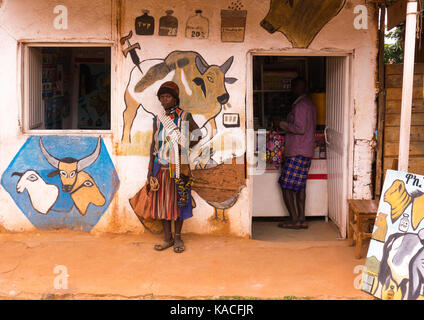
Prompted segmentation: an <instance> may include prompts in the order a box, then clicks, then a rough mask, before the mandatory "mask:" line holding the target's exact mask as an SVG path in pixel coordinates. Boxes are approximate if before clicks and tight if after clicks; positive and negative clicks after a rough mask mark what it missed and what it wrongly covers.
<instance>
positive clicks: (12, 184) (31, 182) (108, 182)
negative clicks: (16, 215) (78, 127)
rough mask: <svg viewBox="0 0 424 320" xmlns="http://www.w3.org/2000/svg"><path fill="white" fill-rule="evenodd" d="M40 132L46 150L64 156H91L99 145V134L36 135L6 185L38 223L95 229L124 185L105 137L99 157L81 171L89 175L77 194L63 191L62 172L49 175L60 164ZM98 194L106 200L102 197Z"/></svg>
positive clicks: (45, 226)
mask: <svg viewBox="0 0 424 320" xmlns="http://www.w3.org/2000/svg"><path fill="white" fill-rule="evenodd" d="M40 138H41V139H42V142H43V145H44V147H45V149H46V151H47V152H48V153H49V154H50V155H51V156H52V157H54V158H56V159H58V160H59V161H60V160H61V159H64V158H68V159H69V158H74V159H76V160H79V159H82V158H85V157H87V156H88V155H90V154H91V153H93V151H95V150H96V146H97V143H98V138H94V137H85V136H41V137H40V136H31V137H30V138H28V140H27V141H26V143H25V144H24V145H23V146H22V148H21V149H20V150H19V152H18V153H17V154H16V156H15V158H14V159H13V160H12V162H11V163H10V165H9V167H8V168H7V169H6V170H5V171H4V173H3V175H2V179H1V184H2V186H3V187H4V188H5V189H6V191H7V192H8V193H9V194H10V196H11V197H12V199H13V200H14V201H15V203H16V204H17V206H18V207H19V208H20V209H21V210H22V212H23V213H24V214H25V215H26V216H27V217H28V219H29V220H30V221H31V222H32V223H33V224H34V226H35V227H37V228H40V229H57V228H67V229H71V230H80V231H90V230H91V229H92V228H93V227H94V226H95V225H96V224H97V222H98V221H99V219H100V218H101V216H102V215H103V214H104V212H105V211H106V209H107V208H108V206H109V205H110V203H111V201H112V199H113V196H114V194H115V192H116V191H117V189H118V187H119V178H118V175H117V173H116V170H115V167H114V165H113V162H112V160H111V158H110V156H109V154H108V152H107V149H106V146H105V145H104V142H103V140H102V139H101V138H100V145H101V149H100V153H99V156H98V157H97V159H96V160H95V162H94V163H92V164H91V165H90V166H88V167H87V168H85V169H83V170H82V171H81V172H79V173H77V174H76V176H78V177H79V179H83V177H86V178H85V182H84V185H80V186H79V187H78V182H76V184H75V185H74V188H73V190H72V195H73V196H74V197H75V199H73V197H72V196H71V193H69V192H64V191H63V189H62V180H61V178H60V174H58V175H56V176H49V173H51V172H53V171H55V170H57V169H56V168H55V167H53V166H52V164H50V163H49V162H48V161H47V159H46V157H45V156H44V155H43V153H42V151H41V148H40ZM68 162H69V161H68ZM71 162H72V161H71ZM83 180H84V179H83ZM83 180H81V181H83ZM75 181H76V180H75ZM41 190H42V191H41ZM19 191H20V192H19ZM77 192H78V193H77ZM90 192H91V193H90ZM93 194H96V195H97V198H98V199H101V200H97V202H96V201H95V200H94V199H95V198H94V196H93ZM77 196H79V198H78V197H77ZM90 197H92V199H93V200H91V198H90ZM81 199H83V200H81ZM86 199H88V201H86ZM91 201H92V202H91ZM93 202H94V203H93ZM87 203H88V206H87ZM95 203H97V205H96V204H95ZM76 204H77V205H76ZM78 206H79V208H78ZM81 208H83V209H81Z"/></svg>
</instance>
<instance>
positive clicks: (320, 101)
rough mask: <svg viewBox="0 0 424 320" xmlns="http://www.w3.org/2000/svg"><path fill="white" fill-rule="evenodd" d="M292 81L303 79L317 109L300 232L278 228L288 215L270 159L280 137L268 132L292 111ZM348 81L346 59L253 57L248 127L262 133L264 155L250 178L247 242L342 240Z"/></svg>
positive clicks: (275, 166)
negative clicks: (262, 163) (303, 224)
mask: <svg viewBox="0 0 424 320" xmlns="http://www.w3.org/2000/svg"><path fill="white" fill-rule="evenodd" d="M297 77H301V78H303V79H305V81H306V84H307V91H308V96H309V98H310V99H311V100H312V101H313V102H314V104H315V106H316V108H317V127H316V136H315V138H316V146H315V149H314V156H313V159H312V164H311V168H310V171H309V175H308V180H307V187H306V203H305V215H306V219H307V222H308V224H309V228H308V230H301V231H300V230H289V229H281V228H278V227H277V224H278V222H279V221H282V220H284V219H285V218H288V217H289V213H288V210H287V208H286V206H285V204H284V201H283V198H282V193H281V188H280V185H279V184H278V178H279V176H280V171H281V169H280V166H281V161H279V157H278V156H277V157H275V156H274V151H278V142H279V141H281V138H280V135H282V132H281V131H280V130H278V128H274V127H273V123H274V122H275V120H286V118H287V115H288V114H289V112H290V111H291V105H292V103H293V101H294V100H295V97H293V95H292V93H291V82H292V80H293V79H295V78H297ZM348 82H349V59H348V57H346V56H343V57H341V56H340V57H334V56H331V57H330V56H264V55H261V56H253V103H252V104H253V127H254V129H255V131H257V130H259V129H266V132H267V154H268V156H267V164H266V169H265V170H264V172H263V173H262V174H254V175H252V176H251V178H252V181H253V188H252V202H253V203H252V207H251V208H252V238H254V239H259V240H260V239H263V240H275V239H279V238H280V239H281V240H282V241H284V239H286V240H288V239H290V240H293V239H295V238H293V237H294V236H296V235H298V236H299V240H308V239H309V240H323V241H324V240H329V239H335V238H345V237H346V223H347V219H348V217H347V215H348V213H347V205H346V199H347V195H348V176H349V169H350V168H349V165H348V164H349V158H348V154H349V145H348V142H349V140H348V138H349V132H350V129H349V128H350V126H349V117H350V112H349V110H350V108H349V105H350V101H349V100H350V99H349V87H348ZM272 142H275V143H274V144H273V143H272ZM273 145H274V146H273ZM255 150H256V149H255ZM277 154H278V152H277ZM301 233H302V234H303V236H302V235H301ZM287 236H288V238H287ZM271 238H272V239H271Z"/></svg>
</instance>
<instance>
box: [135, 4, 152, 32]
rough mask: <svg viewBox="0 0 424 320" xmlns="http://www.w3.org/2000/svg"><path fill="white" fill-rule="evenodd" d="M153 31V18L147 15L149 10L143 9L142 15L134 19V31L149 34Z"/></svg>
mask: <svg viewBox="0 0 424 320" xmlns="http://www.w3.org/2000/svg"><path fill="white" fill-rule="evenodd" d="M154 31H155V19H154V18H153V17H151V16H149V10H143V15H142V16H140V17H137V18H136V19H135V33H136V34H138V35H143V36H150V35H152V34H153V33H154Z"/></svg>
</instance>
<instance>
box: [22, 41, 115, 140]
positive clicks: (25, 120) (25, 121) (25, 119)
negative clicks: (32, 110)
mask: <svg viewBox="0 0 424 320" xmlns="http://www.w3.org/2000/svg"><path fill="white" fill-rule="evenodd" d="M32 47H40V48H42V47H92V48H95V47H107V48H109V49H110V73H111V74H110V76H111V78H110V95H111V96H110V129H108V130H98V129H95V130H87V129H30V128H29V105H28V101H27V94H28V92H27V88H26V79H27V78H26V77H27V73H28V64H29V62H28V49H29V48H32ZM19 49H20V50H19V51H20V52H19V54H18V56H20V60H21V63H20V67H21V72H20V73H19V74H20V79H19V84H20V99H21V108H20V124H21V125H20V127H21V132H22V134H23V135H88V136H89V135H93V136H99V135H102V136H112V135H113V128H114V123H115V115H114V113H113V108H112V106H113V105H114V101H115V98H116V94H115V92H116V83H117V79H116V72H113V70H114V69H116V68H115V66H116V61H117V60H116V50H115V49H116V47H115V43H114V42H113V41H104V42H103V41H96V42H87V41H85V42H81V41H79V42H41V41H21V42H20V43H19Z"/></svg>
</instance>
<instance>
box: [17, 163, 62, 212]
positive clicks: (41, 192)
mask: <svg viewBox="0 0 424 320" xmlns="http://www.w3.org/2000/svg"><path fill="white" fill-rule="evenodd" d="M12 176H18V177H19V180H18V183H17V184H16V191H17V192H18V193H22V192H24V191H25V190H27V192H28V196H29V199H30V201H31V205H32V207H33V208H34V209H35V210H36V211H37V212H38V213H42V214H47V213H48V212H49V210H50V209H51V208H52V207H53V205H54V204H55V202H56V200H57V197H58V196H59V188H58V187H57V186H55V185H53V184H48V183H46V182H45V181H44V180H43V178H42V177H41V176H40V175H39V174H38V173H37V172H36V171H34V170H27V171H25V172H24V173H20V172H13V173H12Z"/></svg>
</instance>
